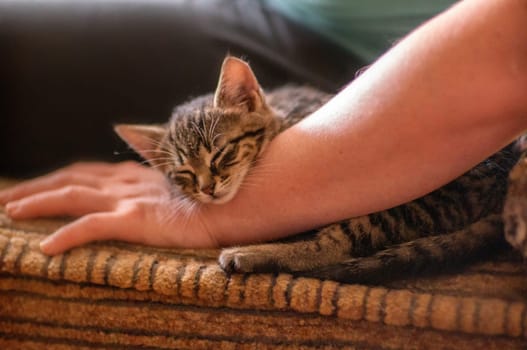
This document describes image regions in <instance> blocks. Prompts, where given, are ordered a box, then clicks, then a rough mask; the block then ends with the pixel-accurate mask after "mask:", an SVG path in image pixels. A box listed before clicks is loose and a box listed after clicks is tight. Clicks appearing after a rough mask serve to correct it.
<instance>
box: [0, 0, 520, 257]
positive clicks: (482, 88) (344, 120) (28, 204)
mask: <svg viewBox="0 0 527 350" xmlns="http://www.w3.org/2000/svg"><path fill="white" fill-rule="evenodd" d="M525 23H527V3H526V2H525V1H520V0H509V1H500V0H494V1H481V0H466V1H463V2H461V3H460V4H459V5H457V6H455V7H454V8H453V9H451V10H449V11H447V12H446V13H444V14H442V15H440V16H439V17H437V18H435V19H433V20H432V21H430V22H428V23H427V24H425V25H424V26H422V27H421V28H419V29H418V30H416V31H415V32H414V33H412V34H411V35H410V36H408V37H407V38H405V39H404V40H402V41H401V42H400V43H399V44H398V45H397V46H395V47H394V48H393V49H392V50H390V51H389V52H388V53H387V54H386V55H385V56H383V57H382V58H381V59H379V61H378V62H376V63H375V64H374V65H373V66H372V67H370V69H369V70H368V71H366V72H365V73H364V74H363V75H361V76H360V77H359V78H358V79H357V80H356V81H354V82H353V83H352V84H350V85H349V86H348V87H347V88H346V89H344V90H343V91H342V92H341V93H340V94H338V95H337V96H336V97H335V98H334V99H333V100H331V101H330V102H329V103H328V104H327V105H326V106H324V107H323V108H322V109H321V110H319V111H318V112H316V113H314V114H313V115H312V116H310V117H308V118H307V119H305V120H304V121H302V122H300V123H299V124H297V125H296V126H294V127H292V128H291V129H289V130H287V131H285V132H284V133H282V134H280V135H279V136H278V137H277V138H276V139H275V140H274V141H273V142H272V143H271V145H270V146H269V148H268V150H267V152H266V153H265V154H264V155H263V157H262V159H261V161H260V164H259V165H258V167H257V168H256V170H255V171H254V172H253V174H250V175H249V177H248V178H247V179H246V183H247V185H246V186H244V187H243V188H242V189H241V190H240V192H239V193H238V195H237V196H236V197H235V198H234V199H233V200H232V201H231V202H229V203H226V204H224V205H219V206H212V205H208V206H203V207H202V208H201V209H200V210H199V213H198V214H196V215H194V216H191V217H189V218H183V216H182V215H177V213H176V214H174V220H168V221H162V220H159V216H158V214H159V212H160V211H161V212H165V213H166V209H167V208H168V207H166V206H162V204H163V201H156V200H155V198H158V197H156V196H153V195H152V193H151V192H149V191H147V190H146V188H147V187H148V185H149V184H150V183H152V181H153V182H155V183H157V184H159V187H158V189H159V190H160V192H159V193H158V194H161V195H163V196H165V195H166V193H167V189H166V187H164V186H165V185H166V184H163V182H162V180H161V179H160V178H158V179H155V180H153V179H151V178H150V175H148V176H147V177H143V176H142V175H141V176H139V175H140V174H146V172H147V171H148V172H153V170H149V169H143V168H141V171H139V170H138V169H135V170H134V169H124V168H121V169H120V170H115V175H119V176H122V177H123V178H124V177H125V175H126V174H127V172H131V174H130V175H131V176H133V177H134V176H135V180H134V181H135V185H137V186H138V187H137V188H136V190H135V191H136V192H135V194H134V195H133V196H130V195H128V196H127V195H125V194H123V193H120V192H119V191H112V188H113V186H114V185H115V186H117V185H121V184H122V181H121V180H119V181H117V182H104V183H103V185H99V186H103V187H104V188H105V189H106V190H105V191H102V192H103V196H106V198H110V200H109V201H108V202H109V203H110V205H107V206H100V207H91V208H86V207H84V208H82V209H83V210H79V211H76V212H74V213H71V214H75V215H86V214H88V215H87V216H84V217H83V218H81V219H79V220H78V221H77V222H76V223H73V224H71V225H70V226H68V227H66V228H65V229H62V230H60V231H58V232H57V234H56V235H55V236H54V237H55V239H54V240H52V241H50V242H51V244H49V245H47V246H44V247H43V250H44V252H46V253H50V254H54V253H59V252H61V251H63V250H65V249H68V248H70V247H72V246H75V245H78V244H82V243H85V242H88V241H92V240H99V239H121V240H127V241H133V242H139V243H146V244H152V245H162V246H183V247H189V246H193V247H204V246H214V245H232V244H242V243H250V242H257V241H264V240H270V239H274V238H278V237H283V236H286V235H289V234H292V233H295V232H299V231H302V230H305V229H310V228H314V227H317V226H321V225H324V224H326V223H329V222H334V221H337V220H341V219H344V218H348V217H352V216H357V215H362V214H365V213H368V212H372V211H377V210H381V209H384V208H387V207H391V206H393V205H396V204H400V203H402V202H405V201H408V200H410V199H413V198H415V197H418V196H421V195H423V194H425V193H427V192H429V191H431V190H433V189H434V188H437V187H439V186H440V185H442V184H444V183H446V182H448V181H449V180H451V179H452V178H454V177H456V176H458V175H459V174H461V173H462V172H464V171H465V170H467V169H468V168H469V167H471V166H472V165H474V164H475V163H477V162H478V161H480V160H482V159H484V158H485V157H486V156H488V155H490V154H491V153H493V152H495V151H496V150H498V149H499V148H500V147H502V146H504V145H505V144H506V143H507V142H509V141H511V140H512V138H513V137H515V136H516V135H518V134H519V133H520V132H522V131H523V130H525V129H526V128H527V122H526V120H527V118H526V115H527V102H526V99H525V95H524V91H527V70H526V69H527V68H526V66H525V64H524V62H527V32H526V31H525V30H524V27H525ZM258 169H259V170H258ZM80 173H83V172H82V171H81V170H79V169H78V171H76V174H80ZM85 173H86V168H85V170H84V174H85ZM149 174H150V173H149ZM93 175H96V174H93V172H91V173H90V177H91V178H92V179H93ZM96 178H99V179H102V177H97V176H96ZM62 185H64V184H61V186H57V187H54V188H53V189H51V190H52V191H51V192H53V191H56V190H59V189H60V188H62V187H63V186H62ZM135 185H134V186H135ZM22 186H24V185H22ZM26 186H27V185H26ZM37 187H38V186H37ZM21 188H23V187H18V191H23V190H21ZM48 189H50V188H48ZM92 189H93V188H92ZM15 191H16V188H15ZM39 192H40V191H38V190H35V191H33V192H32V191H29V192H27V191H26V192H25V194H24V195H22V196H19V195H13V193H14V192H10V193H8V194H5V193H4V195H3V197H2V195H0V203H4V202H6V201H13V200H14V199H21V201H18V202H17V201H14V203H11V204H9V205H8V207H7V209H8V213H9V214H10V215H11V216H12V217H14V218H24V217H30V216H40V215H58V214H65V213H69V212H68V211H72V210H74V208H78V207H82V206H85V203H86V201H85V200H83V199H86V198H87V197H84V196H85V195H86V196H87V195H88V194H87V193H85V194H84V195H80V197H77V199H76V202H75V201H71V202H68V203H66V202H65V201H60V200H59V201H58V202H57V201H55V202H51V201H49V198H50V197H49V195H50V194H51V193H50V192H48V193H47V194H45V195H44V196H42V193H40V196H39V197H36V196H34V195H33V194H35V193H39ZM19 193H22V192H19ZM37 196H38V195H37ZM46 196H48V197H46ZM8 197H9V198H8ZM22 198H23V199H22ZM54 198H57V196H55V197H54ZM74 203H77V204H74ZM145 203H146V204H148V205H146V204H145ZM52 204H53V205H52ZM77 206H78V207H77ZM125 209H129V210H125ZM94 215H96V216H94ZM90 217H91V218H92V219H89V218H90ZM94 217H95V219H93V218H94ZM87 218H88V219H87Z"/></svg>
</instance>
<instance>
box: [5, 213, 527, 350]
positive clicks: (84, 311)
mask: <svg viewBox="0 0 527 350" xmlns="http://www.w3.org/2000/svg"><path fill="white" fill-rule="evenodd" d="M61 224H63V222H60V221H45V220H37V221H24V222H12V221H11V220H9V219H8V218H7V217H6V216H5V214H4V213H3V212H2V211H1V210H0V349H121V348H122V349H254V348H258V349H319V348H323V349H346V348H348V349H444V348H451V349H478V348H481V349H525V348H527V275H526V274H525V271H524V266H523V264H522V262H521V259H520V258H519V256H517V255H515V254H514V253H513V252H510V251H509V252H504V253H503V254H500V255H499V256H496V257H495V258H493V259H492V260H489V261H486V262H481V263H478V264H474V265H472V266H469V267H467V268H465V269H463V270H460V271H457V272H455V273H449V274H439V275H435V276H430V277H421V278H417V279H407V280H398V281H393V282H390V283H385V284H383V285H376V286H367V285H356V284H340V283H336V282H332V281H320V280H316V279H308V278H295V277H292V276H291V275H288V274H278V275H270V274H248V275H231V276H228V275H226V274H224V273H223V271H222V270H221V269H220V268H219V266H218V265H217V263H216V257H217V254H218V251H215V250H175V249H174V250H168V249H154V248H150V247H144V246H138V245H130V244H125V243H121V242H99V243H94V244H90V245H87V246H84V247H81V248H77V249H74V250H71V251H69V252H68V253H66V254H64V255H60V256H55V257H47V256H45V255H43V254H42V253H40V251H39V249H38V244H39V241H40V240H41V239H42V238H43V237H45V235H47V234H49V232H52V231H53V230H54V229H56V228H57V227H58V226H60V225H61Z"/></svg>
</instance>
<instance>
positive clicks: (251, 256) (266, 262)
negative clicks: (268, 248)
mask: <svg viewBox="0 0 527 350" xmlns="http://www.w3.org/2000/svg"><path fill="white" fill-rule="evenodd" d="M218 261H219V264H220V266H221V268H222V269H223V270H224V271H225V272H227V273H235V272H238V273H249V272H272V271H278V270H280V267H279V266H278V264H277V262H276V260H275V258H274V256H273V255H269V254H265V252H263V251H261V250H260V249H258V248H257V247H236V248H228V249H224V250H223V251H222V252H221V254H220V257H219V259H218Z"/></svg>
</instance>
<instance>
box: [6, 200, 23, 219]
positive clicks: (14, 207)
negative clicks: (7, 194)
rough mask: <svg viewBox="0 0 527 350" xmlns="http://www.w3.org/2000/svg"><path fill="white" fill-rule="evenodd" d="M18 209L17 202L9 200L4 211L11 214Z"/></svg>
mask: <svg viewBox="0 0 527 350" xmlns="http://www.w3.org/2000/svg"><path fill="white" fill-rule="evenodd" d="M19 209H20V206H19V205H18V203H17V202H9V203H7V204H6V206H5V211H6V213H7V215H9V216H12V215H14V214H16V212H17V211H18V210H19Z"/></svg>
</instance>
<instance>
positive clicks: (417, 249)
mask: <svg viewBox="0 0 527 350" xmlns="http://www.w3.org/2000/svg"><path fill="white" fill-rule="evenodd" d="M330 97H331V96H330V95H328V94H325V93H323V92H320V91H317V90H315V89H312V88H308V87H298V86H285V87H282V88H279V89H276V90H273V91H270V92H268V93H267V94H266V95H264V94H263V92H262V91H261V89H260V87H259V85H258V83H257V82H256V78H255V77H254V75H253V74H252V71H251V70H250V68H249V66H248V65H247V64H245V63H244V62H242V61H239V60H237V59H234V58H231V57H228V58H227V59H226V60H225V62H224V65H223V67H222V73H221V76H220V82H219V84H218V88H217V90H216V93H215V94H214V95H212V94H211V95H206V96H202V97H199V98H197V99H194V100H192V101H190V102H188V103H186V104H184V105H181V106H179V107H177V108H176V109H175V111H174V113H173V116H172V118H171V119H170V121H169V123H168V124H167V125H166V126H162V127H155V126H154V127H152V126H118V127H117V131H118V133H119V134H120V135H121V136H122V137H123V139H125V140H126V141H127V142H128V143H129V144H130V145H131V146H132V147H134V148H135V149H136V150H137V151H138V152H139V153H140V154H142V155H143V157H145V158H146V159H147V160H149V162H150V163H151V164H152V165H153V166H156V167H158V168H159V169H160V170H161V171H163V172H164V173H165V174H167V177H168V178H169V179H170V180H171V181H173V183H174V186H175V187H176V188H178V190H179V192H181V193H182V194H183V195H184V196H185V198H190V199H192V200H194V201H200V202H205V203H210V202H212V203H223V202H226V201H228V200H230V199H231V198H232V197H233V196H234V194H235V193H236V191H237V190H238V188H239V186H240V184H241V183H242V181H243V179H244V177H245V175H246V174H247V172H248V171H249V170H250V168H251V167H252V166H253V164H254V163H255V162H256V160H257V158H258V156H259V155H260V154H261V152H262V151H263V150H264V149H265V146H266V145H267V144H268V142H269V141H270V140H271V139H272V138H273V137H274V136H275V135H276V134H277V133H279V132H281V131H283V130H285V129H287V128H288V127H290V126H292V125H294V124H295V123H297V122H298V121H300V120H301V119H303V118H304V117H305V116H307V115H309V114H311V113H312V112H314V111H316V110H317V109H318V108H319V107H320V106H322V105H323V104H324V103H325V102H327V100H329V98H330ZM518 156H519V152H515V151H514V150H513V148H512V147H507V148H506V149H504V150H502V151H500V152H499V153H497V154H495V155H494V156H492V157H490V158H489V159H487V160H486V161H484V162H482V163H480V164H478V165H477V166H476V167H474V168H473V169H471V170H470V171H468V172H467V173H465V174H464V175H462V176H461V177H459V178H458V179H456V180H454V181H452V182H450V183H449V184H447V185H445V186H443V187H442V188H440V189H438V190H436V191H434V192H432V193H430V194H428V195H426V196H424V197H422V198H419V199H417V200H415V201H412V202H410V203H407V204H404V205H401V206H398V207H395V208H392V209H389V210H386V211H383V212H379V213H374V214H371V215H367V216H362V217H358V218H353V219H349V220H344V221H342V222H339V223H336V224H332V225H328V226H327V227H323V228H321V229H318V230H313V231H310V232H307V233H304V234H302V235H298V236H297V237H296V239H295V238H293V239H289V240H287V241H282V242H274V243H268V244H259V245H252V246H245V247H234V248H228V249H224V250H223V252H222V254H221V256H220V258H219V263H220V265H221V266H222V267H223V268H224V269H225V270H226V271H236V272H253V271H275V270H280V271H289V272H293V273H299V274H303V275H310V276H316V277H320V278H330V279H335V280H340V281H348V282H349V281H371V280H376V279H379V278H386V277H393V276H395V275H397V274H400V273H404V272H413V271H418V270H422V269H423V268H426V267H427V266H429V265H435V266H445V265H448V264H449V263H456V264H457V263H459V262H461V261H466V260H470V259H474V258H476V257H477V256H478V255H479V254H481V253H485V252H487V251H489V250H492V249H494V248H495V246H496V245H499V244H501V243H503V242H504V240H503V234H502V223H501V219H500V218H499V214H500V212H501V210H502V206H503V201H504V197H505V194H506V190H507V177H508V174H509V171H510V169H511V168H512V166H513V165H514V163H515V161H516V160H517V158H518ZM314 205H316V203H314ZM430 236H433V237H430Z"/></svg>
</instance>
